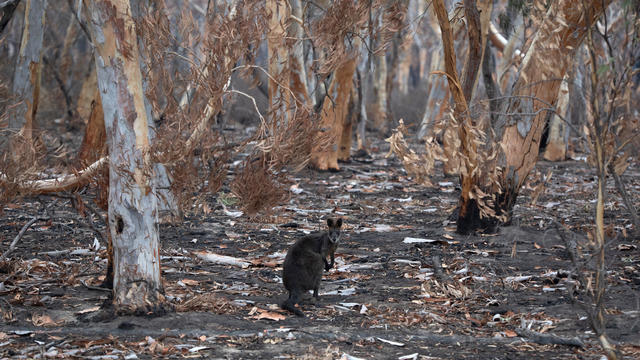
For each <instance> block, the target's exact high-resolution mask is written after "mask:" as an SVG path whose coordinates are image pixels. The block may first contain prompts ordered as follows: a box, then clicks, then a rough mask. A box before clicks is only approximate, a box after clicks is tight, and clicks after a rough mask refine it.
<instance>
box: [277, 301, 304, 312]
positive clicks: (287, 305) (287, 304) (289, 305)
mask: <svg viewBox="0 0 640 360" xmlns="http://www.w3.org/2000/svg"><path fill="white" fill-rule="evenodd" d="M280 307H281V308H282V309H283V310H289V311H291V312H292V313H294V314H296V315H297V316H301V317H304V313H303V312H302V310H300V309H298V308H297V307H296V301H295V300H294V299H293V298H292V297H289V298H288V299H287V300H285V301H284V302H283V303H282V304H281V305H280Z"/></svg>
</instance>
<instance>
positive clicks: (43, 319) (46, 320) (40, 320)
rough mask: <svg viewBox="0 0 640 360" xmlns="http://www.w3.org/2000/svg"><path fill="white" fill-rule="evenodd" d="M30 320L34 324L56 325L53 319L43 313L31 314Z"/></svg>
mask: <svg viewBox="0 0 640 360" xmlns="http://www.w3.org/2000/svg"><path fill="white" fill-rule="evenodd" d="M31 322H32V323H33V325H35V326H58V323H56V322H55V321H53V319H51V317H50V316H49V315H44V314H42V315H40V314H33V316H31Z"/></svg>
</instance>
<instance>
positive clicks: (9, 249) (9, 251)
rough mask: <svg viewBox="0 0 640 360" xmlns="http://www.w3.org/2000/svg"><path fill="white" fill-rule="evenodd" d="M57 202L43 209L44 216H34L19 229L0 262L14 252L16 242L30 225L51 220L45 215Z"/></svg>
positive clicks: (0, 257)
mask: <svg viewBox="0 0 640 360" xmlns="http://www.w3.org/2000/svg"><path fill="white" fill-rule="evenodd" d="M57 202H58V200H55V201H53V202H52V203H51V204H49V205H47V206H46V207H45V209H44V213H45V216H42V215H37V216H34V217H33V218H32V219H31V220H29V221H28V222H27V223H26V224H24V226H23V227H22V229H20V232H19V233H18V235H16V237H15V238H14V239H13V241H12V242H11V245H9V248H8V249H7V251H5V252H4V254H2V256H0V261H2V260H4V259H6V258H7V256H9V254H11V252H13V250H15V248H16V244H18V241H20V239H21V238H22V237H23V236H24V233H26V232H27V230H28V229H29V228H30V227H31V225H33V224H35V223H36V222H37V221H40V220H48V219H50V218H51V216H50V215H48V214H47V211H48V210H49V208H51V207H52V206H53V205H54V204H56V203H57Z"/></svg>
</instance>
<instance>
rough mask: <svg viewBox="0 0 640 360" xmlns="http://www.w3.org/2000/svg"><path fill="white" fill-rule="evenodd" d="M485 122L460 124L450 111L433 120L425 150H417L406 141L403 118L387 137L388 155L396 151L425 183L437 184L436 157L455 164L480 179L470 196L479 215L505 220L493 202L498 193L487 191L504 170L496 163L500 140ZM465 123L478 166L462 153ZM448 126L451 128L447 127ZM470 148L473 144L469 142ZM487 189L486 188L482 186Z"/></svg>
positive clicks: (429, 184) (403, 161)
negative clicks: (471, 164) (433, 179)
mask: <svg viewBox="0 0 640 360" xmlns="http://www.w3.org/2000/svg"><path fill="white" fill-rule="evenodd" d="M486 125H487V124H486V122H482V121H478V124H475V125H472V124H469V123H468V122H467V123H464V124H460V123H459V122H458V121H457V120H456V119H455V117H454V116H453V114H452V113H451V112H449V113H448V116H445V117H444V118H442V119H438V120H435V121H434V126H433V131H432V133H431V134H429V135H428V136H427V137H426V138H425V139H424V141H425V151H424V153H422V154H418V153H416V152H415V151H414V150H412V149H411V148H410V147H409V145H408V144H407V142H406V140H405V138H404V134H406V133H407V129H406V127H405V126H404V123H403V122H402V121H400V125H399V126H398V127H397V128H396V129H395V130H394V131H393V135H391V137H389V138H388V139H386V141H387V142H388V143H389V145H390V149H389V153H388V154H387V157H388V156H391V155H392V154H395V155H396V156H397V157H398V158H399V159H400V160H401V161H402V164H403V165H404V168H405V170H406V171H407V173H408V174H409V175H411V176H412V177H414V181H416V182H417V183H419V184H423V185H425V186H435V185H434V184H433V183H432V182H431V179H430V176H431V174H433V171H434V169H435V165H436V161H441V162H443V163H445V164H446V163H452V164H455V165H456V168H455V170H456V172H457V173H459V174H464V175H467V176H473V177H475V178H477V179H478V180H477V181H476V182H475V184H476V185H475V186H474V187H473V188H472V190H471V193H470V195H471V198H472V199H475V200H476V201H477V203H478V207H479V209H480V215H481V216H482V217H483V218H485V217H493V218H498V219H499V220H504V215H502V214H496V212H495V210H494V203H495V201H496V199H495V196H496V194H495V193H492V192H488V191H487V190H486V189H492V188H498V189H499V187H500V182H499V180H500V177H501V175H502V170H501V168H500V167H499V166H497V162H498V158H499V154H500V152H501V151H502V150H501V148H500V146H499V144H497V143H494V142H493V141H492V140H491V139H492V137H490V136H489V135H488V134H487V133H488V132H490V131H491V130H484V129H486ZM460 126H466V127H467V132H468V134H470V136H468V137H467V141H468V142H469V143H471V142H473V143H474V148H475V149H477V153H476V154H474V155H475V156H476V161H477V163H478V164H479V166H477V167H475V168H473V169H468V168H467V166H466V164H469V161H464V160H465V158H466V155H465V154H463V153H462V152H461V151H460V149H461V145H460V144H461V141H462V140H461V139H460V136H459V134H460V132H459V131H458V127H460ZM445 129H449V130H452V131H445ZM444 137H447V139H445V141H443V143H444V144H449V146H446V147H444V146H443V145H441V144H440V143H439V142H438V141H437V139H438V138H441V139H442V138H444ZM468 148H471V147H470V146H469V145H468ZM483 189H484V190H483Z"/></svg>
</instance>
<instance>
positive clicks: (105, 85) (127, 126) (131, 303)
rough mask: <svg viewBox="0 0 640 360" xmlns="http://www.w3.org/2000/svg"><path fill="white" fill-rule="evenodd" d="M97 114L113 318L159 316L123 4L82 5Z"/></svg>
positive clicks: (146, 134)
mask: <svg viewBox="0 0 640 360" xmlns="http://www.w3.org/2000/svg"><path fill="white" fill-rule="evenodd" d="M84 5H85V8H86V10H87V12H88V14H87V19H88V22H89V24H90V26H89V27H90V31H91V37H92V39H93V41H94V46H95V49H96V51H95V60H96V69H97V75H98V86H99V88H100V95H101V101H102V104H103V110H104V120H105V127H106V136H107V144H108V147H109V154H110V159H111V161H110V164H109V165H110V166H109V212H108V214H109V231H110V232H111V236H112V241H113V248H114V279H113V280H114V283H113V287H114V297H113V304H114V308H115V310H116V313H118V314H148V313H156V312H161V311H164V309H165V307H166V301H165V299H164V295H163V294H162V282H161V278H160V255H159V244H158V203H157V199H156V194H155V189H154V182H153V171H152V169H153V165H152V164H151V158H150V154H149V149H150V137H151V134H150V129H149V118H150V117H151V114H150V111H149V109H148V108H147V107H145V96H144V92H143V89H142V73H141V71H140V64H139V51H138V45H137V38H136V29H135V24H134V22H133V20H132V16H131V6H130V3H129V1H128V0H113V1H109V0H95V1H88V0H85V2H84Z"/></svg>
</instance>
